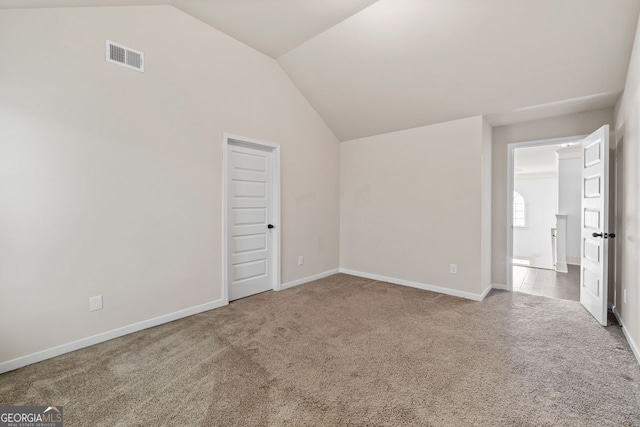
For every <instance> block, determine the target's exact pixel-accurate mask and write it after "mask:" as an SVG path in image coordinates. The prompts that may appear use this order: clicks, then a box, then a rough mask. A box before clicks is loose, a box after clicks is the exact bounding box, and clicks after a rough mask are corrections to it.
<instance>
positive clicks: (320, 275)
mask: <svg viewBox="0 0 640 427" xmlns="http://www.w3.org/2000/svg"><path fill="white" fill-rule="evenodd" d="M338 273H340V269H339V268H335V269H333V270H329V271H325V272H324V273H318V274H314V275H313V276H307V277H303V278H302V279H298V280H292V281H291V282H287V283H283V284H282V285H280V290H285V289H289V288H293V287H294V286H299V285H304V284H305V283H309V282H313V281H314V280H319V279H324V278H325V277H329V276H333V275H334V274H338Z"/></svg>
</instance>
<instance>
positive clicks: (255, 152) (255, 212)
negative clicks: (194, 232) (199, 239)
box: [222, 134, 281, 302]
mask: <svg viewBox="0 0 640 427" xmlns="http://www.w3.org/2000/svg"><path fill="white" fill-rule="evenodd" d="M222 164H223V198H222V230H223V239H222V242H223V243H222V244H223V248H222V271H223V273H222V281H223V282H222V283H223V293H224V295H223V299H224V300H225V301H226V302H229V301H233V300H236V299H240V298H244V297H247V296H249V295H254V294H257V293H260V292H265V291H268V290H275V291H278V290H280V228H281V227H280V226H281V222H280V146H279V145H278V144H273V143H270V142H265V141H260V140H257V139H253V138H245V137H240V136H235V135H229V134H225V135H224V137H223V163H222Z"/></svg>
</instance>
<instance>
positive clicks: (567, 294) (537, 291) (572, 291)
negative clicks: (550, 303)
mask: <svg viewBox="0 0 640 427" xmlns="http://www.w3.org/2000/svg"><path fill="white" fill-rule="evenodd" d="M513 290H514V291H516V292H523V293H525V294H531V295H541V296H545V297H549V298H555V299H564V300H571V301H580V267H579V266H577V265H569V272H568V273H558V272H556V271H554V270H544V269H541V268H531V267H522V266H514V267H513Z"/></svg>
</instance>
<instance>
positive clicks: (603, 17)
mask: <svg viewBox="0 0 640 427" xmlns="http://www.w3.org/2000/svg"><path fill="white" fill-rule="evenodd" d="M141 4H145V5H146V4H171V5H174V6H175V7H177V8H179V9H181V10H183V11H185V12H187V13H189V14H191V15H193V16H194V17H196V18H198V19H200V20H202V21H204V22H205V23H208V24H210V25H212V26H213V27H215V28H217V29H219V30H220V31H223V32H225V33H227V34H229V35H230V36H232V37H235V38H236V39H238V40H240V41H242V42H244V43H246V44H248V45H249V46H252V47H254V48H255V49H257V50H260V51H262V52H263V53H265V54H267V55H269V56H271V57H273V58H275V59H277V61H278V62H279V63H280V65H281V66H282V68H283V69H284V70H285V72H287V73H288V75H289V76H290V77H291V79H292V80H293V81H294V83H295V84H296V85H297V86H298V88H299V89H300V90H301V91H302V93H303V94H304V95H305V96H306V97H307V99H308V100H309V102H310V103H311V104H312V105H313V106H314V108H316V110H317V111H318V113H319V114H320V115H321V116H322V117H323V119H324V120H325V121H326V122H327V124H328V125H329V126H330V127H331V128H332V130H333V131H334V133H335V134H336V135H337V136H338V138H340V139H341V140H348V139H353V138H359V137H363V136H369V135H375V134H379V133H385V132H390V131H395V130H400V129H406V128H410V127H416V126H422V125H427V124H432V123H438V122H443V121H447V120H453V119H458V118H463V117H469V116H474V115H480V114H484V115H489V117H490V118H491V117H492V118H493V119H494V121H495V124H504V123H506V122H509V121H513V120H515V119H514V117H517V116H518V114H517V113H518V112H519V111H524V112H525V116H527V114H528V115H529V116H532V114H533V116H534V117H537V116H540V115H544V114H545V112H544V111H554V112H555V113H561V112H563V111H565V110H567V109H569V110H571V112H575V111H576V110H580V109H586V108H589V106H593V105H597V106H598V107H610V106H613V104H614V103H615V101H616V99H617V97H618V95H619V94H620V92H621V91H622V89H623V88H624V83H625V77H626V71H627V66H628V63H629V57H630V53H631V48H632V44H633V39H634V34H635V30H636V23H637V19H638V14H639V12H640V0H508V1H505V0H378V1H375V0H322V1H318V0H0V8H15V7H57V6H60V7H64V6H105V5H141ZM536 106H538V107H536ZM547 106H548V108H547ZM531 111H533V112H534V113H531Z"/></svg>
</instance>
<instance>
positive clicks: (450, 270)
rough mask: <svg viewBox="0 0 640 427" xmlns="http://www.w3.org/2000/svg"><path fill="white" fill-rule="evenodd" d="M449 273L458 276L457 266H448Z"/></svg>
mask: <svg viewBox="0 0 640 427" xmlns="http://www.w3.org/2000/svg"><path fill="white" fill-rule="evenodd" d="M449 273H450V274H458V265H457V264H449Z"/></svg>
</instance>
